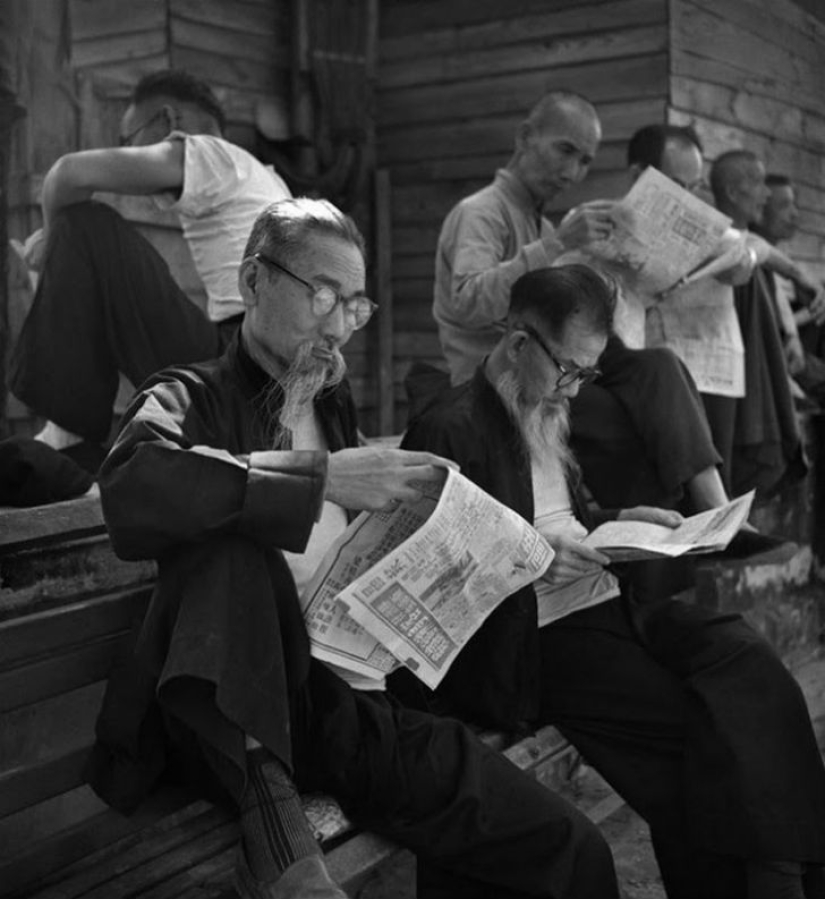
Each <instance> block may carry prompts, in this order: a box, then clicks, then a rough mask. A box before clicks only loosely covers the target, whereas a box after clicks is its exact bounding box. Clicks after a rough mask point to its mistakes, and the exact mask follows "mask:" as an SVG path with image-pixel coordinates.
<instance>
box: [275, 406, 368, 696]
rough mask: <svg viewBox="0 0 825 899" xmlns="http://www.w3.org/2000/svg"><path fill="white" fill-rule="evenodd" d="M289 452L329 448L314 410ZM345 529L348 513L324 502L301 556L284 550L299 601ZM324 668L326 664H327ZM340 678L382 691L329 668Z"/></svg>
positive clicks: (295, 433) (296, 431)
mask: <svg viewBox="0 0 825 899" xmlns="http://www.w3.org/2000/svg"><path fill="white" fill-rule="evenodd" d="M292 448H293V449H296V450H321V451H326V450H327V449H328V448H329V447H328V445H327V441H326V438H325V437H324V432H323V429H322V428H321V422H320V421H319V419H318V414H317V412H316V411H315V409H314V408H313V407H312V406H310V407H309V408H308V409H307V412H306V414H305V415H303V416H302V417H301V419H300V420H299V421H298V422H297V424H296V426H295V428H294V429H293V431H292ZM346 527H347V513H346V512H345V510H344V508H343V507H342V506H339V505H338V504H337V503H331V502H328V501H327V500H325V501H324V505H323V508H322V509H321V517H320V518H319V519H318V521H316V522H315V526H314V527H313V528H312V533H311V534H310V535H309V540H308V541H307V546H306V549H305V550H304V551H303V552H302V553H292V552H288V551H287V550H284V551H283V553H284V558H285V559H286V563H287V565H289V570H290V571H291V572H292V577H293V578H294V580H295V587H296V589H297V591H298V597H299V598H302V597H303V593H304V591H305V590H306V587H307V584H308V583H309V581H310V579H311V578H312V575H313V574H315V570H316V569H317V568H318V566H319V565H320V564H321V561H322V559H323V558H324V555H325V553H326V551H327V550H328V549H329V548H330V546H331V545H332V543H333V541H334V540H335V539H336V538H337V537H339V536H340V535H341V534H342V533H343V532H344V531H345V530H346ZM324 664H327V663H326V662H325V663H324ZM328 667H329V668H331V669H332V670H333V671H334V672H335V673H336V674H337V675H338V676H339V677H341V678H342V679H343V680H345V681H346V682H347V683H348V684H349V685H350V686H351V687H352V688H353V689H355V690H367V689H369V690H375V689H379V690H380V689H383V687H384V684H383V682H380V681H379V682H376V680H375V679H374V678H364V677H361V676H360V675H359V674H356V673H355V672H354V671H349V670H348V669H346V668H342V667H339V666H338V665H328Z"/></svg>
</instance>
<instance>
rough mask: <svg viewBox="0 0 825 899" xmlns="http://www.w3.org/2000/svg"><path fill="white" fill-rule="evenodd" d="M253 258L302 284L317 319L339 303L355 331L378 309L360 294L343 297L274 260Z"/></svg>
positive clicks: (261, 255) (259, 254)
mask: <svg viewBox="0 0 825 899" xmlns="http://www.w3.org/2000/svg"><path fill="white" fill-rule="evenodd" d="M254 258H255V259H257V260H258V261H259V262H263V264H264V265H269V266H271V267H272V268H274V269H277V271H279V272H283V273H284V274H285V275H289V277H290V278H292V279H293V280H295V281H297V282H298V283H299V284H303V285H304V287H306V288H307V289H308V290H309V291H310V292H311V296H310V303H311V309H312V313H313V315H317V316H318V318H323V317H324V316H326V315H329V314H330V313H331V312H332V310H333V309H335V307H336V306H337V305H338V304H339V303H340V304H341V305H342V306H343V307H344V311H345V312H347V313H348V314H349V315H351V316H352V320H353V327H354V328H355V330H356V331H357V330H358V329H359V328H363V327H364V325H365V324H366V323H367V322H368V321H369V320H370V318H372V314H373V312H375V310H376V309H377V308H378V305H377V304H376V303H373V301H372V300H370V299H369V298H368V297H363V296H361V295H360V294H359V295H358V296H354V297H345V296H342V295H341V294H340V293H339V292H338V291H337V290H335V288H333V287H330V286H329V285H328V284H313V283H311V282H310V281H307V280H306V278H302V277H301V276H300V275H296V274H295V272H291V271H290V270H289V269H288V268H287V267H286V266H285V265H281V263H280V262H276V261H275V260H274V259H270V258H269V257H268V256H265V255H264V254H263V253H255V257H254Z"/></svg>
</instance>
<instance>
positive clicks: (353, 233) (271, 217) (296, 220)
mask: <svg viewBox="0 0 825 899" xmlns="http://www.w3.org/2000/svg"><path fill="white" fill-rule="evenodd" d="M310 234H325V235H327V236H330V237H338V238H340V239H341V240H344V241H346V242H348V243H351V244H353V246H355V247H357V248H358V250H359V251H360V253H361V255H362V256H366V245H365V243H364V237H363V235H362V234H361V232H360V231H359V230H358V226H357V225H356V224H355V222H354V221H353V220H352V219H351V218H350V217H349V216H348V215H345V214H344V213H343V212H341V210H340V209H338V207H337V206H333V204H332V203H330V202H329V201H328V200H314V199H312V198H311V197H296V198H294V199H288V200H278V202H277V203H272V204H270V205H269V206H267V207H266V209H264V210H263V212H261V214H260V215H259V216H258V218H257V219H255V224H254V225H253V226H252V232H251V233H250V235H249V239H248V240H247V242H246V249H245V250H244V258H247V257H249V256H254V255H255V253H259V252H261V251H264V252H266V253H271V254H272V255H274V256H276V257H277V258H279V259H284V260H290V259H293V258H294V257H295V255H296V254H297V253H299V252H300V251H301V249H302V248H303V246H304V243H305V241H306V239H307V237H308V235H310Z"/></svg>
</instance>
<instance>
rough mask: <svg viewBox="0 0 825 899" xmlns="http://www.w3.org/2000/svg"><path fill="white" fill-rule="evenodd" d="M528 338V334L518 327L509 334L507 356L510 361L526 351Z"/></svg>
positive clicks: (514, 360)
mask: <svg viewBox="0 0 825 899" xmlns="http://www.w3.org/2000/svg"><path fill="white" fill-rule="evenodd" d="M528 340H529V338H528V336H527V334H526V333H525V332H524V331H520V330H519V329H518V328H516V329H515V330H513V331H510V332H509V333H508V334H507V358H508V360H509V361H510V362H516V361H517V360H518V357H519V356H520V355H521V354H522V353H523V352H524V348H525V347H526V346H527V341H528Z"/></svg>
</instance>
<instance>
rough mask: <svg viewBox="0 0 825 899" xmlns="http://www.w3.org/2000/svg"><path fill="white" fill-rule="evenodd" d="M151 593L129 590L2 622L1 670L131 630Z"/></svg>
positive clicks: (0, 643) (149, 585)
mask: <svg viewBox="0 0 825 899" xmlns="http://www.w3.org/2000/svg"><path fill="white" fill-rule="evenodd" d="M151 590H152V585H151V584H147V585H146V586H145V587H141V588H138V589H134V588H127V589H123V590H118V591H116V592H113V593H106V594H104V595H102V596H96V597H91V598H88V599H84V600H81V601H80V602H73V603H69V604H68V605H61V606H59V607H58V608H54V609H48V610H46V611H43V612H37V613H34V614H29V615H23V616H22V617H19V618H12V619H10V620H7V621H3V622H0V670H2V669H4V668H9V667H11V666H13V665H19V664H20V663H21V662H23V661H24V660H30V659H32V658H37V657H40V656H43V655H45V656H51V655H54V654H55V653H57V652H58V651H59V650H61V649H65V648H66V647H72V646H76V645H77V644H82V643H87V642H88V641H90V640H94V639H97V638H100V637H105V636H108V635H110V634H115V633H122V632H123V631H124V630H128V629H129V627H131V626H132V624H133V623H134V622H135V621H138V620H140V619H141V618H142V617H143V615H144V614H145V612H146V606H147V604H148V599H149V595H150V594H151Z"/></svg>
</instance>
